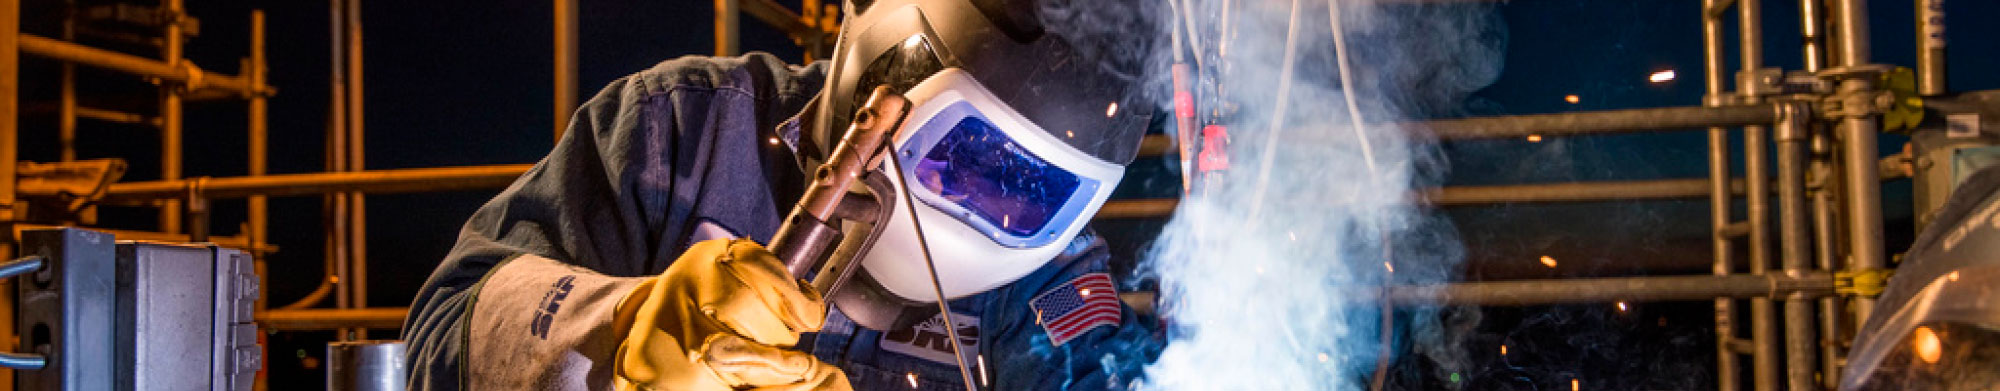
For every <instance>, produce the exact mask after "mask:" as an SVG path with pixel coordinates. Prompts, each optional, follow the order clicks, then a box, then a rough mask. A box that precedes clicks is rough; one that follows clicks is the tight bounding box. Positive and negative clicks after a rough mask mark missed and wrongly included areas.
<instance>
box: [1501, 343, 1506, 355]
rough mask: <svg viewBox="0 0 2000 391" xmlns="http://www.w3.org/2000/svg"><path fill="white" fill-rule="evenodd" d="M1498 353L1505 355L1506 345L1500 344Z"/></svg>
mask: <svg viewBox="0 0 2000 391" xmlns="http://www.w3.org/2000/svg"><path fill="white" fill-rule="evenodd" d="M1500 355H1502V356H1505V355H1507V345H1500Z"/></svg>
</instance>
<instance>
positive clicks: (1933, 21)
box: [1911, 0, 1945, 96]
mask: <svg viewBox="0 0 2000 391" xmlns="http://www.w3.org/2000/svg"><path fill="white" fill-rule="evenodd" d="M1911 3H1916V5H1917V69H1916V71H1917V94H1918V95H1923V96H1938V95H1944V94H1945V83H1944V81H1945V73H1944V72H1945V70H1944V69H1945V66H1944V65H1945V62H1944V47H1945V41H1944V0H1916V1H1912V2H1911Z"/></svg>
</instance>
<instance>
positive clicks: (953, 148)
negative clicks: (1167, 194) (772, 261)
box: [804, 0, 1152, 329]
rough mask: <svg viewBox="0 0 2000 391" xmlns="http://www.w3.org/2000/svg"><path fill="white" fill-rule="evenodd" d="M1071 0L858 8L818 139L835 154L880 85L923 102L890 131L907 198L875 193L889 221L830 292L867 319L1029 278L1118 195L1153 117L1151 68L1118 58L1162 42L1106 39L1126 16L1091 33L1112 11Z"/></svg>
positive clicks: (822, 106) (896, 316)
mask: <svg viewBox="0 0 2000 391" xmlns="http://www.w3.org/2000/svg"><path fill="white" fill-rule="evenodd" d="M1063 1H1070V0H1040V1H1037V0H874V1H850V2H849V3H848V7H847V10H846V12H847V15H846V22H845V23H844V24H843V28H842V29H841V33H840V37H839V40H838V42H837V43H836V44H835V47H834V52H833V58H832V59H831V63H830V64H829V68H828V76H827V81H826V83H827V85H826V87H825V89H824V90H823V94H824V95H821V97H820V99H819V101H818V103H817V104H818V105H819V106H818V107H817V108H816V110H817V112H818V113H820V115H818V116H817V117H818V118H817V123H815V124H814V127H813V129H815V131H814V132H812V134H811V136H810V139H808V140H804V141H805V142H806V143H810V144H812V145H817V146H827V147H815V148H827V149H830V145H831V144H832V143H833V142H835V141H837V140H836V138H837V137H839V133H836V132H835V130H836V129H844V128H845V127H846V125H847V124H848V123H849V121H851V118H850V117H852V115H853V113H854V111H855V109H856V106H857V105H859V104H860V103H861V102H863V101H864V100H865V99H866V97H867V94H868V93H870V92H871V91H873V90H874V88H875V87H877V86H888V87H889V88H890V89H891V90H892V91H894V92H896V93H900V94H902V95H903V96H904V97H905V98H906V99H908V100H909V102H910V104H909V106H908V107H909V108H910V109H909V111H908V112H907V115H906V116H905V117H904V120H903V122H902V127H901V128H900V129H899V130H898V131H897V132H896V134H895V135H894V136H893V137H892V138H891V139H892V140H893V145H892V146H891V148H892V151H893V153H894V154H896V159H894V160H892V161H886V162H884V163H883V164H882V165H881V166H880V167H881V168H880V171H878V173H879V174H882V175H881V177H883V178H887V179H888V180H889V182H891V184H892V186H890V188H892V189H894V190H892V191H893V192H898V193H900V192H907V193H908V194H876V195H875V196H876V197H875V198H876V199H878V200H880V202H881V203H882V205H883V208H881V209H882V210H884V211H885V216H886V218H884V219H880V220H878V221H877V224H874V225H873V226H872V228H871V229H872V230H873V235H871V237H873V238H874V240H873V242H872V243H871V244H868V245H867V246H866V248H864V249H861V250H859V251H858V252H857V254H856V255H854V256H856V257H857V264H859V265H861V266H860V271H858V272H855V273H854V277H851V278H850V280H849V283H847V284H844V285H843V286H842V288H841V289H839V290H837V291H835V292H834V294H833V296H832V297H831V298H830V300H831V301H832V302H834V303H835V305H837V306H839V307H840V309H841V310H842V312H843V313H845V314H847V316H848V317H850V318H852V319H854V320H856V321H857V323H860V324H862V325H864V326H868V327H871V328H876V329H885V328H891V327H895V325H897V324H904V323H908V322H909V321H912V320H920V319H922V318H928V316H929V314H926V313H924V311H925V309H929V310H930V311H935V308H936V306H935V305H934V304H933V305H924V304H923V303H935V302H936V301H937V300H938V298H939V294H938V292H937V291H934V289H936V290H941V291H942V296H943V298H945V299H955V298H960V297H965V296H969V295H973V294H977V293H980V292H984V291H987V290H991V289H993V288H997V287H1000V286H1002V285H1005V284H1007V283H1010V282H1012V281H1014V280H1016V279H1019V278H1021V277H1022V276H1025V275H1027V274H1028V273H1030V272H1033V271H1035V270H1036V269H1038V268H1040V267H1041V266H1042V265H1043V264H1045V263H1047V262H1048V261H1049V260H1050V259H1053V258H1055V257H1056V255H1058V253H1060V252H1061V251H1062V250H1063V249H1064V247H1065V246H1066V245H1068V244H1069V242H1070V241H1071V239H1072V238H1074V237H1075V236H1076V235H1077V233H1078V232H1080V231H1081V230H1083V229H1084V224H1085V223H1086V222H1087V221H1088V220H1089V219H1090V217H1091V216H1092V215H1094V214H1095V213H1096V211H1097V209H1098V207H1100V206H1102V205H1103V204H1104V202H1105V200H1106V199H1108V198H1109V197H1110V195H1111V190H1112V188H1113V187H1114V185H1116V184H1117V183H1118V180H1119V179H1120V177H1121V176H1123V173H1124V169H1123V167H1124V166H1125V165H1126V164H1128V163H1130V162H1131V161H1132V160H1133V158H1134V157H1135V155H1136V154H1137V153H1138V147H1139V141H1140V138H1141V136H1142V135H1143V134H1144V132H1145V128H1146V126H1147V124H1148V122H1149V121H1150V119H1151V112H1152V109H1151V107H1152V105H1150V104H1149V103H1148V102H1147V100H1146V99H1145V98H1144V97H1143V96H1144V94H1140V93H1138V92H1139V90H1140V81H1141V80H1142V78H1141V77H1140V76H1139V75H1141V74H1143V69H1142V66H1141V65H1139V64H1141V63H1142V62H1143V61H1142V60H1140V59H1137V58H1119V57H1118V56H1119V55H1127V54H1130V53H1136V52H1137V51H1141V50H1144V49H1145V48H1146V47H1147V46H1145V45H1149V44H1150V40H1141V41H1134V40H1129V39H1127V38H1125V37H1118V36H1117V35H1116V34H1094V33H1093V32H1105V31H1111V30H1109V29H1114V28H1124V27H1119V26H1115V25H1118V24H1122V23H1126V22H1109V24H1110V25H1105V24H1097V25H1087V26H1079V24H1081V23H1075V22H1078V20H1077V19H1080V18H1090V19H1094V20H1095V19H1098V18H1099V17H1100V16H1106V15H1103V14H1102V12H1101V11H1100V10H1096V9H1093V7H1096V6H1098V4H1096V3H1090V2H1082V1H1078V2H1077V3H1078V4H1074V5H1067V6H1066V5H1061V4H1052V2H1063ZM1052 11H1053V12H1052ZM1148 12H1150V11H1148ZM1136 16H1137V15H1122V16H1117V15H1113V16H1112V17H1115V18H1118V20H1123V21H1131V20H1135V19H1136ZM1098 22H1104V21H1103V20H1098ZM1079 29H1088V30H1079ZM1111 45H1129V46H1127V47H1109V46H1111ZM819 152H820V153H821V155H822V156H824V154H825V153H826V151H824V150H821V151H819ZM878 192H879V191H878ZM906 196H907V197H906ZM905 200H909V201H907V202H906V201H905ZM912 219H915V220H916V221H917V222H919V223H921V226H922V228H921V230H922V232H918V228H916V227H914V226H913V225H912V224H911V220H912ZM919 235H921V238H920V237H919ZM920 240H922V241H923V243H920ZM925 243H927V245H928V246H927V247H928V249H929V255H930V257H929V258H930V261H929V262H928V263H934V264H935V268H936V279H935V281H933V278H932V270H931V265H930V264H928V263H927V261H926V259H925V254H924V252H923V248H924V247H925V246H923V244H925ZM933 283H936V286H935V287H934V286H933ZM912 309H914V311H911V310H912Z"/></svg>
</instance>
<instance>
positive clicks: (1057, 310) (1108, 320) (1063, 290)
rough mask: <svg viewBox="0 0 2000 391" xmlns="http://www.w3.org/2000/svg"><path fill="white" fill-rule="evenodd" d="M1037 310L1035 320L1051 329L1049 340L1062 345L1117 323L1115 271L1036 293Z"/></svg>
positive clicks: (1033, 306) (1033, 305)
mask: <svg viewBox="0 0 2000 391" xmlns="http://www.w3.org/2000/svg"><path fill="white" fill-rule="evenodd" d="M1028 307H1029V309H1031V310H1034V312H1035V324H1039V325H1042V330H1045V331H1048V333H1049V344H1052V345H1056V346H1062V344H1063V343H1064V342H1069V340H1071V339H1075V338H1076V337H1078V336H1082V335H1083V333H1085V332H1089V331H1090V330H1091V329H1094V328H1097V327H1098V326H1112V327H1117V326H1118V323H1119V321H1120V318H1119V315H1120V312H1119V311H1120V307H1119V305H1118V290H1117V289H1115V288H1113V287H1112V285H1111V275H1109V274H1104V273H1088V274H1084V275H1081V276H1077V277H1076V278H1073V279H1070V280H1069V282H1065V283H1062V284H1061V285H1056V286H1054V287H1051V288H1049V290H1047V291H1044V292H1042V294H1041V295H1038V296H1035V300H1032V301H1029V302H1028Z"/></svg>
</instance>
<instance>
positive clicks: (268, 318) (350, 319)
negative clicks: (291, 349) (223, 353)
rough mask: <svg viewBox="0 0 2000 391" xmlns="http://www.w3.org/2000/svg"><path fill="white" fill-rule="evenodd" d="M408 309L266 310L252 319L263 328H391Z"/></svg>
mask: <svg viewBox="0 0 2000 391" xmlns="http://www.w3.org/2000/svg"><path fill="white" fill-rule="evenodd" d="M409 312H410V309H409V308H400V307H385V308H350V309H305V310H270V311H264V312H262V313H259V314H257V316H256V318H255V319H256V320H257V325H258V327H260V328H263V329H265V330H338V329H345V328H371V329H394V328H400V327H403V318H404V317H405V316H406V315H408V314H409Z"/></svg>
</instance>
